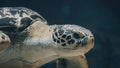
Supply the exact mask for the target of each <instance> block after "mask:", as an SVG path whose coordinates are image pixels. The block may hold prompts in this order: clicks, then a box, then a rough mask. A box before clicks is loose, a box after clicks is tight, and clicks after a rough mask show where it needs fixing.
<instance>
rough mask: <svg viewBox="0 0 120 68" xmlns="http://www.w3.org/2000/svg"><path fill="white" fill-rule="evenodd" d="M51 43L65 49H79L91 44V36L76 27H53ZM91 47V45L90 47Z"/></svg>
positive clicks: (85, 30) (81, 28) (83, 29)
mask: <svg viewBox="0 0 120 68" xmlns="http://www.w3.org/2000/svg"><path fill="white" fill-rule="evenodd" d="M54 27H55V28H54V32H53V41H54V42H56V43H57V44H58V46H59V47H61V48H65V49H72V50H76V49H79V48H80V49H81V48H86V47H88V46H89V45H88V44H90V43H92V44H93V40H94V38H93V34H92V33H91V32H90V31H89V30H88V29H85V28H83V27H80V26H77V25H54ZM92 46H93V45H92Z"/></svg>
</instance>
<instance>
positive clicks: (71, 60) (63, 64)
mask: <svg viewBox="0 0 120 68" xmlns="http://www.w3.org/2000/svg"><path fill="white" fill-rule="evenodd" d="M57 68H88V64H87V60H86V58H85V56H84V55H79V56H74V57H68V58H62V59H58V60H57Z"/></svg>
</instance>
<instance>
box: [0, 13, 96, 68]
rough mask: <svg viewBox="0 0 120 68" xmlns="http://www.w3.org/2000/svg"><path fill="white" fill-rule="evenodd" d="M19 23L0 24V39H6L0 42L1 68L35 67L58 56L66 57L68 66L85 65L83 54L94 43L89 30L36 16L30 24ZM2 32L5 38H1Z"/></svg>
mask: <svg viewBox="0 0 120 68" xmlns="http://www.w3.org/2000/svg"><path fill="white" fill-rule="evenodd" d="M8 13H9V12H8ZM18 16H19V15H18ZM13 17H14V16H13ZM16 18H17V17H16ZM18 18H19V17H18ZM25 21H26V20H25ZM27 21H28V20H27ZM28 22H29V21H28ZM1 24H2V25H1ZM18 24H20V25H19V26H18ZM22 24H23V25H22ZM22 24H21V22H17V25H14V26H12V27H11V25H10V24H9V23H7V24H4V23H3V22H2V23H0V25H1V26H0V30H1V31H3V32H1V33H0V38H1V39H0V42H2V41H4V42H8V43H7V44H3V43H2V45H0V46H3V47H2V48H1V51H0V68H38V67H40V66H42V65H44V64H46V63H49V62H50V61H52V60H55V59H58V58H65V60H66V62H67V63H66V66H67V68H70V67H72V66H76V67H79V68H80V67H82V68H87V64H86V59H85V57H84V54H85V53H87V52H88V51H89V50H91V49H92V48H93V46H94V37H93V34H92V33H91V32H90V31H89V30H88V29H85V28H84V27H81V26H77V25H68V24H67V25H47V24H46V21H42V20H40V19H38V18H37V19H36V20H34V21H32V23H30V24H29V25H28V24H26V23H22ZM26 25H28V26H26ZM13 27H17V28H13ZM8 28H11V29H12V31H9V30H8ZM2 34H4V36H5V37H6V38H7V39H3V38H2ZM81 56H82V57H81ZM78 59H80V60H78ZM72 63H75V64H72ZM59 66H60V65H59V61H58V66H57V67H58V68H60V67H59ZM73 68H74V67H73Z"/></svg>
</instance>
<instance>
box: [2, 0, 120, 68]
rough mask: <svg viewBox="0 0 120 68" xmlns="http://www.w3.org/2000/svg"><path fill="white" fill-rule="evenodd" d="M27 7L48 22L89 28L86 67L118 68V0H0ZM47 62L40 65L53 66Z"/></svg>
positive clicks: (5, 4)
mask: <svg viewBox="0 0 120 68" xmlns="http://www.w3.org/2000/svg"><path fill="white" fill-rule="evenodd" d="M5 6H6V7H8V6H9V7H21V6H22V7H27V8H30V9H33V10H35V11H37V12H38V13H40V14H41V15H42V16H43V17H44V18H45V19H46V20H47V21H48V23H49V24H77V25H81V26H84V27H86V28H88V29H90V30H91V31H92V32H93V34H94V36H95V47H94V48H93V50H91V51H90V52H89V53H87V54H86V56H87V59H88V63H89V67H90V68H120V2H119V0H0V7H5ZM54 67H55V62H51V63H49V64H47V65H45V66H43V68H54Z"/></svg>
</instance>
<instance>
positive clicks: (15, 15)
mask: <svg viewBox="0 0 120 68" xmlns="http://www.w3.org/2000/svg"><path fill="white" fill-rule="evenodd" d="M35 21H41V22H44V23H47V21H46V20H45V19H44V18H43V17H42V16H41V15H40V14H38V13H37V12H35V11H33V10H31V9H28V8H24V7H4V8H0V30H2V31H10V32H15V31H17V32H18V31H19V32H20V31H22V30H24V29H25V28H27V27H28V26H29V25H31V24H33V23H34V22H35Z"/></svg>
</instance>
